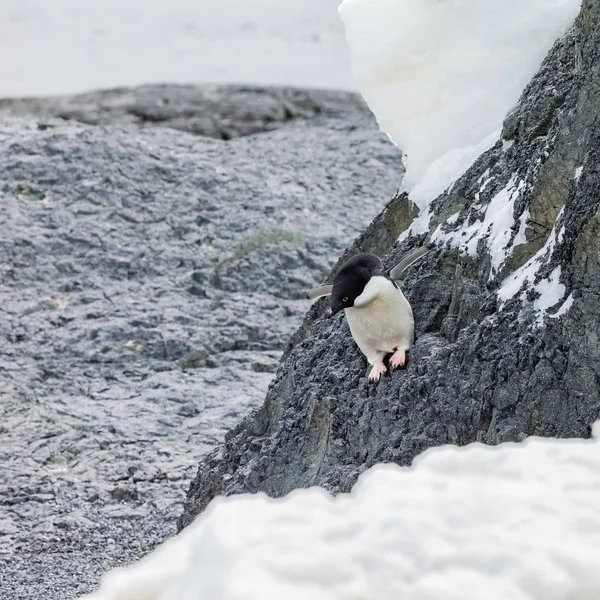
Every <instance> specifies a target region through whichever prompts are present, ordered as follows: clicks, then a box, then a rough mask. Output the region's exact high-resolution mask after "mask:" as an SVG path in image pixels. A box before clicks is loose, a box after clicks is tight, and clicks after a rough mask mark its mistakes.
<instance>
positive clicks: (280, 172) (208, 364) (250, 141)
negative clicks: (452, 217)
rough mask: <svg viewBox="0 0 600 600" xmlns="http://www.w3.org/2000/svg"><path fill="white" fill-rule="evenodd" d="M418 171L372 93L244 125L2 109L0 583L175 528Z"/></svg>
mask: <svg viewBox="0 0 600 600" xmlns="http://www.w3.org/2000/svg"><path fill="white" fill-rule="evenodd" d="M294 93H296V92H294ZM342 98H345V95H342ZM342 104H343V101H342ZM117 120H118V119H117ZM400 172H401V160H400V155H399V152H398V151H397V149H396V148H395V147H394V146H392V144H390V143H389V142H388V140H387V139H386V138H385V136H384V135H382V134H380V133H378V132H377V130H376V127H375V123H374V121H373V119H372V117H370V116H369V115H368V114H366V113H364V112H363V113H356V112H349V113H347V114H346V115H345V116H344V117H343V118H339V119H331V118H325V117H320V118H318V119H313V120H311V121H302V122H300V121H299V122H296V123H290V124H287V125H286V126H285V127H281V128H280V129H278V130H277V131H273V132H268V133H262V134H257V135H254V136H249V137H244V138H240V139H235V140H232V141H228V142H225V141H222V140H216V139H210V138H207V137H199V136H193V135H189V134H187V133H182V132H179V131H174V130H172V129H165V128H160V127H154V128H145V129H140V128H137V127H134V126H129V125H128V126H108V125H103V126H99V127H94V126H88V125H81V124H78V123H65V122H64V121H58V120H47V121H46V120H45V121H44V122H43V125H42V126H41V127H40V126H39V125H38V121H37V120H36V119H31V118H30V119H21V118H12V119H8V118H5V119H4V120H2V121H1V122H0V229H1V230H2V236H1V238H0V464H1V465H2V468H1V469H0V573H1V576H2V583H1V585H0V597H2V598H3V599H4V598H7V599H8V598H11V599H12V598H19V599H28V598H48V597H49V596H48V594H49V590H52V596H51V597H52V598H53V599H56V600H58V599H61V600H62V599H63V598H72V597H74V596H75V595H77V594H78V593H82V592H85V591H89V590H91V589H93V588H94V587H95V585H96V583H97V580H98V576H99V574H101V573H102V572H103V571H105V570H106V569H108V568H110V567H113V566H115V565H118V564H121V563H123V562H128V561H131V560H133V559H135V558H137V557H138V556H140V555H141V554H143V553H145V552H146V551H147V550H148V549H149V548H151V547H152V546H153V545H154V544H155V543H157V542H159V541H162V540H164V538H165V537H166V536H167V535H169V534H171V533H173V532H174V530H175V520H176V518H177V516H178V515H179V514H180V513H181V509H182V503H183V499H184V495H185V491H186V489H187V488H188V486H189V481H190V479H191V478H192V477H193V474H194V472H195V469H196V465H197V463H198V460H199V459H200V458H201V457H202V456H203V455H204V454H205V453H206V452H208V451H209V450H210V449H212V448H214V446H215V444H216V443H217V442H219V441H221V440H222V437H223V434H224V431H225V430H227V429H228V428H230V427H231V426H233V425H234V424H235V423H236V422H237V421H238V420H239V419H240V418H241V417H242V416H243V415H244V414H246V413H247V412H248V410H250V408H251V407H255V406H257V405H258V404H259V402H260V400H262V399H263V398H264V394H265V392H266V390H267V386H268V383H269V381H270V380H271V378H272V377H273V372H274V370H275V368H276V365H277V359H278V357H279V356H280V354H281V352H282V351H283V349H284V348H285V345H286V344H287V342H288V340H289V337H290V335H291V333H292V332H293V331H294V330H295V329H296V328H297V327H298V325H299V324H300V322H301V320H302V315H303V314H304V313H305V311H306V309H307V308H308V302H307V301H306V300H305V299H304V293H305V289H306V287H307V286H309V285H312V284H314V283H315V282H319V281H321V280H322V279H323V278H324V277H325V276H326V274H327V273H328V271H329V269H330V268H331V265H332V264H333V263H334V261H335V260H336V258H337V256H339V254H340V252H341V251H342V249H343V248H344V247H345V246H346V245H347V244H349V243H350V241H351V240H352V239H353V238H354V237H355V236H356V235H357V234H358V233H359V232H360V231H361V230H363V229H364V228H365V227H366V226H367V225H368V223H369V222H370V221H371V220H372V219H373V217H374V216H375V215H376V214H377V213H378V212H379V211H380V210H381V208H382V206H383V205H384V204H385V201H386V198H389V197H390V195H391V194H393V192H394V190H395V189H396V187H397V185H398V184H399V180H400ZM357 206H361V207H362V210H356V207H357Z"/></svg>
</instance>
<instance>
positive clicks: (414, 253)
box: [387, 246, 429, 281]
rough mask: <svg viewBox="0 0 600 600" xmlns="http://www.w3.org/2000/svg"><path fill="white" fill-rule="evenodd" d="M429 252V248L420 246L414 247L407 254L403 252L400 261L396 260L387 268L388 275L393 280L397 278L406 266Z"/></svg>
mask: <svg viewBox="0 0 600 600" xmlns="http://www.w3.org/2000/svg"><path fill="white" fill-rule="evenodd" d="M428 252H429V248H426V247H425V246H422V247H421V248H415V249H414V250H411V251H410V252H409V253H408V254H405V255H404V256H403V257H402V258H401V259H400V261H398V262H397V263H396V264H395V265H394V266H393V267H392V268H391V269H389V270H388V272H387V274H388V277H389V278H390V279H391V280H392V281H393V280H394V279H398V278H399V277H400V275H402V273H404V271H406V269H408V267H410V266H411V265H412V264H413V263H415V262H417V261H418V260H419V259H420V258H423V257H424V256H425V255H426V254H427V253H428Z"/></svg>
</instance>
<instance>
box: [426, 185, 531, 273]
mask: <svg viewBox="0 0 600 600" xmlns="http://www.w3.org/2000/svg"><path fill="white" fill-rule="evenodd" d="M489 181H490V179H489V178H488V179H485V180H484V181H483V183H482V184H481V188H480V190H479V192H477V194H475V198H476V201H477V205H476V207H473V210H476V208H477V206H478V204H479V195H480V193H481V192H482V191H483V190H484V189H485V187H486V186H487V185H488V183H489ZM524 185H525V184H524V182H523V181H519V182H518V183H516V181H515V177H514V176H513V177H511V179H510V180H509V181H508V183H507V184H506V185H505V186H504V188H502V189H501V190H500V191H499V192H498V193H497V194H496V195H495V196H494V197H493V198H492V199H491V200H490V202H489V204H488V205H487V207H486V209H485V214H484V217H483V222H482V221H481V220H480V219H478V220H476V221H472V220H471V215H468V216H467V217H466V218H465V223H464V225H463V226H462V227H460V228H459V229H458V230H457V231H450V232H447V233H444V232H443V231H442V229H443V228H445V226H444V224H442V225H440V226H439V227H438V228H437V229H436V230H435V231H434V232H433V234H432V236H431V241H433V242H436V243H438V244H441V243H448V244H450V245H451V246H454V247H458V248H460V249H461V251H463V252H466V253H468V254H469V255H470V256H477V248H478V246H479V242H480V240H483V239H485V240H486V245H487V248H488V251H489V254H490V257H491V267H492V268H491V270H490V277H489V278H490V280H491V279H493V278H494V276H495V275H496V273H497V272H498V271H499V270H500V268H501V267H502V265H503V264H504V263H505V262H506V259H507V258H508V256H509V254H510V252H511V251H512V248H513V247H514V245H515V244H513V245H512V246H509V242H510V238H511V234H512V230H513V227H514V224H515V223H514V209H515V200H516V199H517V198H518V196H519V194H520V193H521V190H522V188H523V187H524ZM526 218H527V217H523V216H522V217H521V219H522V222H521V225H520V227H519V232H518V233H517V236H516V237H518V236H519V233H521V235H522V237H523V239H524V238H525V227H526V220H525V219H526ZM448 222H449V221H448V220H446V221H445V223H446V224H448ZM521 230H523V231H521ZM519 243H523V242H522V241H521V239H520V238H519Z"/></svg>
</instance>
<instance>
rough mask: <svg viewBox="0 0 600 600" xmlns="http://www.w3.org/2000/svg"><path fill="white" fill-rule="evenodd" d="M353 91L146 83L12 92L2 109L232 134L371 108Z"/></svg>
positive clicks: (10, 112) (102, 122) (225, 136)
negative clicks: (44, 94)
mask: <svg viewBox="0 0 600 600" xmlns="http://www.w3.org/2000/svg"><path fill="white" fill-rule="evenodd" d="M367 112H368V109H367V108H366V105H365V102H364V100H363V99H362V98H361V96H359V95H358V94H354V93H352V92H337V91H328V90H306V89H295V88H286V87H253V86H252V87H251V86H236V85H144V86H140V87H136V88H118V89H113V90H101V91H96V92H89V93H86V94H77V95H71V96H54V97H50V98H6V99H2V100H0V113H3V114H5V115H9V116H23V115H31V114H35V115H38V116H40V117H42V118H49V117H56V118H60V119H65V120H68V121H80V122H82V123H88V124H90V125H114V124H117V123H118V124H122V125H139V126H143V127H152V126H157V125H158V126H161V127H171V128H173V129H179V130H181V131H188V132H190V133H195V134H198V135H205V136H209V137H214V138H218V139H224V140H228V139H231V138H235V137H240V136H244V135H250V134H253V133H258V132H261V131H272V130H273V129H277V128H278V127H281V126H282V125H285V124H286V123H289V122H290V121H295V120H298V119H304V120H308V119H313V118H315V117H319V116H340V115H348V114H353V113H356V114H366V113H367Z"/></svg>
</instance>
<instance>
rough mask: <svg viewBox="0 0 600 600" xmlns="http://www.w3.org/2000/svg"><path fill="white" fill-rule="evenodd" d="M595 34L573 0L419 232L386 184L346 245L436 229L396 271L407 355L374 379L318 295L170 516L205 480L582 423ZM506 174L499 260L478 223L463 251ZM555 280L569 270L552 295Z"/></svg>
mask: <svg viewBox="0 0 600 600" xmlns="http://www.w3.org/2000/svg"><path fill="white" fill-rule="evenodd" d="M599 49H600V1H599V0H585V1H584V6H583V9H582V12H581V15H580V17H579V18H578V20H577V22H576V24H575V26H574V28H573V30H572V31H571V32H570V33H569V34H568V35H567V36H566V37H565V38H564V39H563V40H560V41H559V42H557V44H556V45H555V47H554V48H553V50H552V51H551V53H550V54H549V56H548V58H547V59H546V61H545V62H544V64H543V66H542V68H541V69H540V71H539V73H538V75H537V76H536V77H535V78H534V80H533V81H532V83H531V84H530V85H529V86H528V88H527V89H526V90H525V91H524V93H523V96H522V99H521V101H520V103H519V105H518V106H517V107H515V109H514V110H513V111H511V113H510V114H509V115H508V117H507V119H506V122H505V124H504V131H503V140H504V141H503V142H502V141H501V142H498V143H497V144H496V145H495V146H494V147H493V148H492V149H490V150H489V151H487V152H486V153H485V154H484V155H483V156H481V157H480V158H479V159H478V161H477V162H476V163H475V164H474V165H473V167H472V168H471V169H470V170H469V171H468V172H467V173H466V174H465V175H464V176H463V177H462V178H461V179H460V180H459V181H458V182H457V183H456V184H455V185H454V186H453V187H452V188H451V190H450V191H448V192H446V193H445V194H443V195H442V196H441V197H439V198H438V199H437V200H435V201H434V203H433V205H432V209H431V210H432V216H431V221H430V229H429V233H428V234H427V235H421V236H417V237H414V236H411V235H410V234H405V235H404V236H402V237H403V238H404V239H402V238H401V239H402V241H401V242H396V232H394V233H393V235H390V234H389V230H388V229H386V227H387V224H388V223H389V222H396V223H398V224H399V225H400V227H405V226H406V215H407V211H408V203H407V201H406V198H396V199H394V200H393V201H392V203H391V204H390V206H389V207H388V209H387V213H386V214H385V215H382V216H381V217H380V218H379V219H378V220H376V221H375V222H374V224H373V225H372V226H371V228H370V229H369V230H368V231H367V232H366V234H365V235H363V236H362V237H361V238H359V240H358V241H357V243H356V244H355V245H354V246H353V247H352V248H351V249H350V250H349V252H350V253H352V252H357V251H358V250H371V251H374V250H376V251H377V252H379V253H380V254H382V255H383V254H387V260H388V261H389V262H391V261H392V260H393V259H395V258H397V257H398V256H399V255H401V254H402V253H403V252H405V251H406V250H407V249H409V248H410V247H412V246H415V245H419V244H422V243H424V242H426V241H428V240H431V239H432V238H433V240H434V242H435V243H436V249H435V250H434V251H433V252H431V253H430V254H429V255H428V256H427V257H426V258H425V259H424V260H423V261H422V262H420V263H418V264H417V265H416V266H415V267H413V268H412V269H411V271H410V272H409V274H408V276H407V278H406V280H405V281H404V284H403V288H404V290H405V292H406V294H407V296H408V298H409V300H410V301H411V303H412V305H413V309H414V312H415V319H416V323H417V341H416V344H415V346H414V348H413V350H412V352H411V357H410V362H409V365H408V368H407V369H406V370H403V371H399V372H394V373H393V374H392V375H391V376H389V375H386V376H385V377H384V378H383V379H382V381H381V382H380V383H379V384H377V385H374V384H369V382H368V380H367V378H366V373H367V364H366V361H365V359H364V358H363V356H362V355H361V354H360V352H359V350H358V349H357V348H356V345H355V344H354V342H353V340H352V338H351V336H350V333H349V330H348V326H347V324H346V322H345V320H344V317H343V316H341V315H340V316H339V317H336V318H334V319H332V320H324V319H322V318H321V316H322V315H323V312H324V307H325V305H326V302H324V301H321V303H319V304H317V305H315V306H314V307H313V308H312V309H311V312H310V313H309V314H308V316H307V318H306V319H305V322H304V324H303V326H302V328H301V329H300V331H299V332H298V333H297V335H296V336H295V338H294V340H293V343H292V345H291V346H290V347H289V348H288V350H287V352H286V355H285V358H284V360H283V361H282V363H281V364H280V367H279V369H278V371H277V376H276V379H275V381H274V382H273V383H272V384H271V387H270V389H269V393H268V395H267V398H266V401H265V403H264V404H263V406H262V407H261V408H260V409H259V410H257V411H256V412H255V413H254V414H252V415H251V416H249V417H247V418H246V419H245V420H244V421H242V423H240V424H239V425H238V426H237V427H236V428H235V429H234V430H232V431H231V432H230V433H229V434H228V435H227V436H226V442H225V444H223V445H222V447H221V448H219V449H218V450H216V451H215V452H214V453H213V454H211V455H210V456H209V457H208V458H207V459H206V460H205V461H204V462H203V463H202V464H201V465H200V468H199V470H198V474H197V477H196V479H195V481H194V483H193V485H192V486H191V489H190V491H189V494H188V500H187V505H186V510H185V513H184V514H183V516H182V517H181V519H180V526H182V527H183V526H185V525H187V524H188V523H189V522H190V521H191V520H192V519H193V518H194V516H195V515H197V514H198V513H199V512H200V511H202V510H203V509H204V508H205V507H206V505H207V504H208V502H209V501H210V500H211V499H212V498H213V497H214V496H215V495H217V494H234V493H241V492H256V491H259V490H262V491H265V492H267V493H268V494H270V495H273V496H281V495H283V494H285V493H287V492H289V491H291V490H292V489H294V488H298V487H307V486H311V485H320V486H324V487H325V488H327V489H328V490H330V491H332V492H343V491H347V490H349V489H350V487H351V486H352V484H353V483H354V482H355V481H356V478H357V477H358V475H359V474H360V473H361V472H363V471H364V470H365V469H367V468H368V467H370V466H371V465H373V464H375V463H378V462H387V461H392V462H396V463H399V464H403V465H406V464H409V463H410V462H411V461H412V459H413V458H414V457H415V456H416V455H417V454H419V453H420V452H422V451H423V450H425V449H426V448H429V447H431V446H435V445H439V444H447V443H451V444H459V445H462V444H467V443H469V442H474V441H480V442H484V443H487V444H496V443H499V442H505V441H519V440H523V439H524V438H526V437H527V436H530V435H542V436H554V437H567V436H582V437H586V436H588V434H589V428H590V424H591V423H592V422H593V421H594V420H595V419H597V418H598V417H599V415H600V389H599V387H598V381H599V377H600V360H599V359H600V349H599V344H598V338H599V336H600V320H599V319H598V315H599V314H600V300H599V299H600V258H599V257H600V251H599V248H600V243H599V233H600V213H599V212H598V203H599V201H600V189H599V188H600V173H599V168H598V165H599V164H600V162H599V160H600V150H599V148H600V125H599V123H598V114H599V112H600V79H599V73H600V50H599ZM580 167H581V168H580ZM511 178H513V179H514V181H515V182H519V185H520V191H519V193H518V194H517V196H516V199H515V203H514V214H513V218H514V222H513V226H512V228H511V229H510V230H509V232H508V236H507V239H506V240H505V244H504V245H506V244H508V246H511V244H513V243H515V244H516V245H515V246H514V249H513V251H512V253H509V257H508V260H507V261H506V262H505V263H504V264H497V263H496V262H494V260H495V259H494V256H493V255H492V253H491V252H490V251H489V248H488V241H487V239H486V238H487V235H482V236H481V238H482V239H481V240H480V241H479V245H478V248H477V250H478V252H477V255H476V256H472V255H470V254H469V253H467V252H464V251H459V248H458V246H459V245H460V244H459V243H460V241H461V239H462V233H464V232H465V231H466V228H467V227H468V226H469V225H471V224H473V223H477V222H478V221H482V220H483V214H484V213H485V211H486V210H487V208H488V206H489V204H490V202H491V200H492V199H493V198H494V197H495V196H496V194H497V193H498V192H500V191H501V190H502V189H503V188H506V187H507V184H508V183H509V181H510V180H511ZM395 216H397V217H398V218H395ZM450 216H453V218H452V219H450V221H449V222H445V220H446V219H447V218H448V217H450ZM521 225H523V228H521ZM438 227H439V229H438ZM521 229H523V231H522V233H524V239H520V240H517V236H518V235H519V231H520V230H521ZM436 230H437V231H436ZM434 233H435V235H433V234H434ZM465 235H466V234H465ZM517 242H519V243H517ZM528 261H530V262H528ZM527 266H528V267H530V272H531V276H530V277H529V280H528V281H525V278H524V283H523V286H522V289H521V292H520V293H517V294H514V295H513V296H512V297H511V298H509V299H508V300H507V301H506V302H504V303H502V302H500V299H499V295H498V292H499V290H500V289H501V287H502V284H503V282H504V281H505V280H506V278H507V277H509V276H510V275H511V273H517V274H518V273H521V274H522V273H523V271H522V270H521V271H518V269H519V268H521V267H523V268H525V267H527ZM558 267H560V269H558ZM549 281H554V283H555V285H554V287H553V289H554V291H556V289H557V285H558V287H559V288H560V286H561V285H562V286H564V291H563V293H562V294H558V295H557V296H556V297H555V298H554V299H551V298H552V294H551V293H550V292H549V291H548V290H549V287H551V286H549V285H548V282H549ZM517 287H518V286H517ZM502 289H504V288H502ZM560 289H563V288H560ZM544 307H545V308H547V310H546V311H545V312H544V311H542V308H544Z"/></svg>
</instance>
